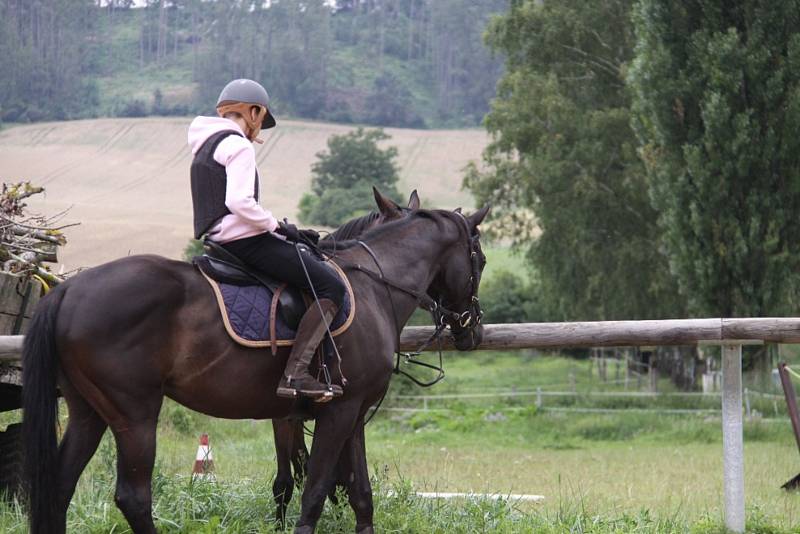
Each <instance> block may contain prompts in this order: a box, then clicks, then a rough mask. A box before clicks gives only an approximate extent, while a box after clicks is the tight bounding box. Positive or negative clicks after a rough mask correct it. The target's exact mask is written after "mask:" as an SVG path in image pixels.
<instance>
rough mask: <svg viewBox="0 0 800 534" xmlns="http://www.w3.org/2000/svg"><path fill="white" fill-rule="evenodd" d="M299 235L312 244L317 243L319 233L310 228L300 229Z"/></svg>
mask: <svg viewBox="0 0 800 534" xmlns="http://www.w3.org/2000/svg"><path fill="white" fill-rule="evenodd" d="M300 235H301V236H302V238H303V241H305V242H306V243H309V242H310V243H311V244H313V245H316V244H317V243H319V233H318V232H317V231H316V230H312V229H311V228H308V229H307V230H300Z"/></svg>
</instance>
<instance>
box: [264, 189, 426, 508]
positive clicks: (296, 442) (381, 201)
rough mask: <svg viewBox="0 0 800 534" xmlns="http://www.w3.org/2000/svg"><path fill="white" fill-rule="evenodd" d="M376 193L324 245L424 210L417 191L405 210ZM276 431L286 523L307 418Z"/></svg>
mask: <svg viewBox="0 0 800 534" xmlns="http://www.w3.org/2000/svg"><path fill="white" fill-rule="evenodd" d="M372 191H373V194H374V195H375V204H376V205H377V207H378V210H377V211H373V212H371V213H368V214H367V215H364V216H363V217H358V218H355V219H353V220H351V221H348V222H346V223H345V224H343V225H342V226H340V227H339V228H337V229H336V230H335V231H334V232H332V233H331V234H328V235H327V236H325V237H324V238H323V239H322V243H323V246H324V245H326V244H327V245H330V246H334V247H335V244H336V243H337V242H341V241H347V240H350V239H354V238H357V237H360V236H361V235H362V234H363V233H364V232H366V231H367V230H370V229H371V228H374V227H376V226H380V225H381V224H383V223H385V222H389V221H395V220H397V219H400V218H401V217H404V216H405V215H407V214H408V213H410V212H411V211H413V210H416V209H419V207H420V201H419V195H418V194H417V191H416V189H415V190H414V191H412V193H411V195H410V196H409V198H408V205H407V207H405V208H402V207H400V206H398V205H397V204H396V203H395V202H394V201H392V200H391V199H389V198H387V197H385V196H383V195H382V194H381V193H380V192H379V191H378V190H377V189H375V188H374V187H373V188H372ZM272 432H273V435H274V437H275V455H276V457H277V461H278V470H277V472H276V473H275V481H274V482H273V484H272V494H273V496H274V498H275V505H276V510H275V518H276V520H277V521H278V522H280V523H281V524H283V523H284V521H285V520H286V509H287V507H288V506H289V502H290V501H291V500H292V493H293V492H294V487H295V485H297V486H300V485H301V483H302V481H303V480H304V479H305V477H306V467H307V460H308V448H307V447H306V438H305V429H304V428H303V418H302V416H300V417H298V414H293V415H292V416H290V417H287V418H284V419H273V420H272ZM337 486H341V487H345V484H344V482H343V481H342V480H340V481H337ZM335 495H336V494H335V491H332V492H331V494H330V498H331V500H333V501H336V497H335Z"/></svg>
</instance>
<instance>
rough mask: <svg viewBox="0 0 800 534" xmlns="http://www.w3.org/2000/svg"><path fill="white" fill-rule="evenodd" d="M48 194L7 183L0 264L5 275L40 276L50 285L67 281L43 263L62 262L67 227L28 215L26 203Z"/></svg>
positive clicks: (0, 217) (0, 218) (0, 200)
mask: <svg viewBox="0 0 800 534" xmlns="http://www.w3.org/2000/svg"><path fill="white" fill-rule="evenodd" d="M43 192H44V188H42V187H36V186H32V185H31V184H30V182H20V183H16V184H3V188H2V192H0V265H2V270H3V271H5V272H11V273H19V274H23V275H29V276H36V277H39V278H41V279H42V280H44V281H45V282H46V283H47V284H48V285H55V284H58V283H60V282H62V281H63V278H62V277H61V276H59V275H56V274H54V273H52V272H50V270H49V269H48V268H47V267H45V266H43V265H42V263H56V262H57V261H58V255H57V248H58V247H59V246H62V245H65V244H66V243H67V239H66V237H65V236H64V234H63V233H62V230H63V229H64V228H67V227H69V226H74V225H71V224H70V225H62V226H54V223H55V222H56V219H57V218H60V217H61V216H63V213H61V214H59V215H58V217H56V218H52V217H51V218H46V217H44V216H41V215H36V214H31V213H28V212H27V210H26V207H27V205H26V204H25V203H24V202H23V200H25V199H27V198H29V197H31V196H33V195H38V194H41V193H43Z"/></svg>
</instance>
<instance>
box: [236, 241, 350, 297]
mask: <svg viewBox="0 0 800 534" xmlns="http://www.w3.org/2000/svg"><path fill="white" fill-rule="evenodd" d="M222 246H223V247H225V249H226V250H228V252H230V253H231V254H233V255H235V256H236V257H237V258H239V259H240V260H242V261H243V262H245V263H246V264H247V265H249V266H250V267H253V268H254V269H257V270H258V271H260V272H262V273H264V274H266V275H268V276H271V277H273V278H277V279H278V280H282V281H284V282H288V283H289V284H291V285H293V286H297V287H299V288H301V289H303V290H305V291H308V292H309V293H311V288H310V287H309V284H308V279H306V275H305V272H303V266H302V265H301V264H300V258H299V257H298V255H297V249H296V248H295V246H294V243H290V242H288V241H284V240H283V239H279V238H277V237H275V236H273V235H272V234H269V233H265V234H259V235H255V236H252V237H245V238H244V239H237V240H236V241H230V242H228V243H225V244H223V245H222ZM303 263H305V266H306V269H307V270H308V277H309V278H310V279H311V283H312V284H313V285H314V291H315V292H316V293H317V296H318V297H319V298H321V299H329V300H332V301H333V302H334V303H335V304H336V305H337V306H339V307H340V308H341V307H342V304H343V302H344V295H345V292H346V291H347V288H345V285H344V283H343V282H342V281H341V279H340V278H339V277H338V276H337V275H336V274H335V273H334V272H333V270H331V269H329V268H328V267H326V266H325V265H323V264H322V262H321V261H320V260H319V259H318V258H317V257H316V256H314V255H313V254H311V253H309V252H304V253H303Z"/></svg>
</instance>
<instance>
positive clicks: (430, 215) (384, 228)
mask: <svg viewBox="0 0 800 534" xmlns="http://www.w3.org/2000/svg"><path fill="white" fill-rule="evenodd" d="M453 216H454V214H453ZM453 216H451V212H448V211H446V210H425V209H418V210H414V211H412V212H411V214H410V215H409V216H408V217H402V218H400V219H396V220H394V221H389V222H386V223H383V224H380V225H378V226H375V227H373V228H370V229H368V230H367V231H366V232H364V233H363V234H354V237H352V238H350V239H343V240H341V241H339V240H337V239H336V237H335V234H336V232H334V233H332V234H330V235H329V236H328V237H326V238H325V239H323V240H320V242H319V245H318V246H319V248H320V249H322V250H325V251H333V250H336V251H339V250H346V249H349V248H353V247H355V246H357V245H358V242H359V241H366V240H369V239H374V238H377V237H380V236H381V235H383V234H385V233H387V232H390V231H392V230H393V229H395V228H397V227H399V226H401V225H407V224H409V223H410V222H412V221H413V220H414V219H416V218H418V217H419V218H423V219H430V220H432V221H436V222H437V223H440V222H441V220H442V219H452V220H455V219H454V217H453ZM350 222H355V221H350ZM348 224H350V223H345V225H343V227H344V226H346V225H348ZM337 231H338V230H337ZM356 237H357V238H358V239H356Z"/></svg>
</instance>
